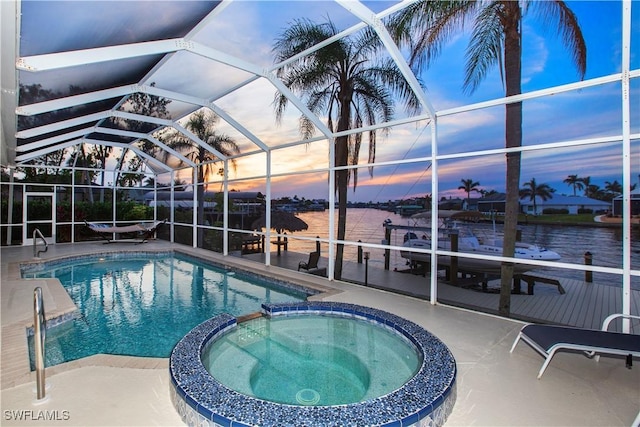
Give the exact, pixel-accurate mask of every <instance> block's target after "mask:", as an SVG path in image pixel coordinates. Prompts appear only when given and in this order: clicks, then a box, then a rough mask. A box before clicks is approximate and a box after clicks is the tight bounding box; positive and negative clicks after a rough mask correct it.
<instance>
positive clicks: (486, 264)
mask: <svg viewBox="0 0 640 427" xmlns="http://www.w3.org/2000/svg"><path fill="white" fill-rule="evenodd" d="M471 214H472V213H471V212H458V211H443V212H441V213H440V220H441V226H440V235H439V236H438V248H439V249H442V250H447V251H449V250H451V238H450V235H451V232H452V231H454V230H455V231H456V232H457V233H458V252H465V253H472V254H477V255H493V256H502V247H503V241H502V239H501V238H498V237H497V236H496V235H495V234H494V235H493V236H485V237H483V238H482V240H481V239H479V238H478V236H476V235H475V234H474V233H473V231H472V230H471V228H469V227H468V226H466V225H464V224H461V223H460V222H459V221H456V220H454V219H456V218H462V217H466V218H472V217H473V215H471ZM429 217H430V215H429V213H423V214H418V215H414V216H413V217H412V218H414V219H421V218H425V219H426V218H429ZM403 246H404V247H405V248H407V250H402V251H400V256H402V257H403V258H406V259H408V260H409V261H412V262H418V263H430V262H431V255H430V254H427V253H418V252H413V251H411V250H409V249H431V239H429V238H428V237H427V236H424V237H423V238H418V236H417V235H416V234H415V233H413V232H411V231H410V232H408V233H406V234H405V236H404V244H403ZM514 257H515V258H519V259H528V260H540V261H557V260H559V259H560V255H559V254H558V253H557V252H554V251H551V250H548V249H545V248H543V247H540V246H538V245H534V244H527V243H523V242H517V243H516V249H515V254H514ZM450 263H451V259H450V257H449V256H445V255H440V256H438V264H440V265H449V264H450ZM501 264H502V262H501V261H497V260H490V259H472V258H462V257H458V268H459V269H460V270H466V271H474V272H487V273H500V269H501ZM534 268H536V266H535V265H528V264H518V263H516V264H515V267H514V271H515V272H516V273H518V274H521V273H524V272H526V271H529V270H533V269H534Z"/></svg>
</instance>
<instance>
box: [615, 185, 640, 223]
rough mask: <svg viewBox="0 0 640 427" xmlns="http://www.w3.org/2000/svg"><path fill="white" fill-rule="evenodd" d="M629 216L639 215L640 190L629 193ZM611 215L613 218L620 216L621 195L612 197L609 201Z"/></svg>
mask: <svg viewBox="0 0 640 427" xmlns="http://www.w3.org/2000/svg"><path fill="white" fill-rule="evenodd" d="M630 200H631V215H640V188H636V189H635V190H633V191H632V192H631V195H630ZM611 214H612V215H613V216H620V215H622V195H619V196H617V197H614V198H613V200H612V201H611Z"/></svg>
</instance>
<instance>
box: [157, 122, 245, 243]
mask: <svg viewBox="0 0 640 427" xmlns="http://www.w3.org/2000/svg"><path fill="white" fill-rule="evenodd" d="M219 120H220V119H219V117H218V116H217V115H216V114H214V113H213V112H205V110H198V111H196V112H195V113H193V114H191V116H189V121H188V122H187V124H186V126H185V127H186V129H187V130H189V131H190V132H192V133H193V134H194V135H195V136H197V137H198V138H199V139H200V140H201V141H203V142H206V143H207V144H209V145H210V146H211V147H213V148H214V149H215V150H217V151H218V152H219V153H220V154H223V155H225V156H231V155H233V154H239V153H240V149H239V148H238V145H237V144H236V142H235V141H234V140H233V138H231V137H229V136H227V135H225V134H220V133H218V132H216V130H215V127H216V125H217V124H218V121H219ZM163 139H166V140H167V141H168V144H167V145H169V146H170V147H171V148H173V149H174V150H176V151H178V152H180V153H181V154H183V155H184V156H185V157H186V158H188V159H189V160H191V161H193V162H194V163H196V164H198V165H199V166H198V183H199V184H202V183H204V182H205V179H206V178H207V177H209V176H212V175H213V174H216V173H217V172H218V170H219V166H217V165H216V162H217V161H219V160H220V159H219V158H218V157H217V156H216V155H215V154H214V153H213V152H211V151H209V150H207V149H206V148H205V147H203V146H202V145H200V144H198V143H196V142H195V141H193V140H192V139H189V138H187V137H186V136H185V135H182V134H181V133H178V132H171V133H170V134H169V135H165V136H164V137H163ZM231 165H232V167H233V168H234V169H235V167H236V162H235V160H233V159H232V160H231ZM204 190H205V186H204V185H198V186H197V191H198V213H197V215H198V217H197V219H198V224H203V223H204ZM202 238H203V234H202V230H201V229H199V230H198V246H199V247H202Z"/></svg>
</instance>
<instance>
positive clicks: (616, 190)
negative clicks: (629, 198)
mask: <svg viewBox="0 0 640 427" xmlns="http://www.w3.org/2000/svg"><path fill="white" fill-rule="evenodd" d="M604 189H605V191H607V192H609V193H611V194H612V195H613V196H614V197H615V196H617V195H619V194H622V184H620V183H619V182H618V180H617V179H616V180H613V182H610V181H605V182H604Z"/></svg>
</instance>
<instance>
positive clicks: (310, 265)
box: [298, 251, 320, 271]
mask: <svg viewBox="0 0 640 427" xmlns="http://www.w3.org/2000/svg"><path fill="white" fill-rule="evenodd" d="M319 260H320V252H317V251H316V252H311V253H309V260H308V261H307V262H304V261H300V262H299V263H298V271H300V270H301V269H303V270H307V271H309V270H312V269H314V268H318V261H319Z"/></svg>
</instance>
